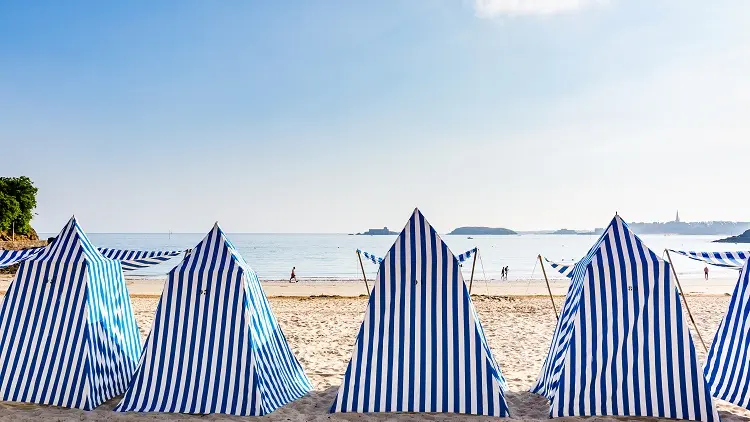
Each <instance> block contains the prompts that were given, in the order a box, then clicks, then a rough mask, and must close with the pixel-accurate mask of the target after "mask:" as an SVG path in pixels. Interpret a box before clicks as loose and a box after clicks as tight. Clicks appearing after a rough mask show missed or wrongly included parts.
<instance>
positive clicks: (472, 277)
mask: <svg viewBox="0 0 750 422" xmlns="http://www.w3.org/2000/svg"><path fill="white" fill-rule="evenodd" d="M478 253H479V249H477V252H475V253H474V262H473V263H472V264H471V278H470V279H469V296H471V285H472V284H474V267H476V266H477V254H478Z"/></svg>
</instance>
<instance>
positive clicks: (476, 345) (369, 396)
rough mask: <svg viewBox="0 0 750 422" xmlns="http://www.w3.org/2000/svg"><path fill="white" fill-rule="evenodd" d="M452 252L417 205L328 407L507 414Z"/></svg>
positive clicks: (499, 379) (385, 265) (501, 385)
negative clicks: (334, 397) (336, 392)
mask: <svg viewBox="0 0 750 422" xmlns="http://www.w3.org/2000/svg"><path fill="white" fill-rule="evenodd" d="M505 388H506V387H505V379H504V378H503V376H502V374H501V372H500V367H499V366H498V364H497V363H496V362H495V359H494V357H493V356H492V352H491V351H490V348H489V346H488V344H487V340H486V338H485V336H484V331H483V330H482V326H481V324H480V323H479V318H478V316H477V313H476V310H475V309H474V305H473V304H472V302H471V298H470V297H469V292H468V291H467V289H466V286H465V284H464V281H463V277H462V276H461V271H460V270H459V267H458V260H457V259H456V257H455V256H454V255H453V254H452V253H451V251H450V250H449V249H448V247H447V246H446V245H445V243H443V241H442V240H441V239H440V236H438V234H437V232H436V231H435V230H434V229H433V228H432V227H431V226H430V224H429V223H428V222H427V221H426V220H425V218H424V216H422V213H420V212H419V210H414V214H413V215H412V216H411V218H410V219H409V221H408V222H407V224H406V227H404V230H403V231H402V232H401V234H400V235H399V236H398V238H397V239H396V243H394V245H393V246H392V247H391V249H390V250H389V251H388V254H387V255H386V256H385V258H384V259H383V262H382V263H381V264H380V268H379V270H378V275H377V279H376V282H375V287H374V289H373V292H372V295H371V296H370V299H369V302H368V305H367V311H366V313H365V319H364V322H363V323H362V326H361V328H360V330H359V334H358V335H357V339H356V343H355V345H354V352H353V355H352V359H351V361H350V362H349V365H348V367H347V369H346V373H345V375H344V379H343V382H342V383H341V387H339V391H338V395H337V396H336V399H335V400H334V402H333V405H332V406H331V412H454V413H468V414H478V415H490V416H507V415H508V407H507V403H506V401H505V396H504V392H503V391H504V389H505Z"/></svg>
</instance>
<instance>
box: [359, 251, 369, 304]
mask: <svg viewBox="0 0 750 422" xmlns="http://www.w3.org/2000/svg"><path fill="white" fill-rule="evenodd" d="M357 259H359V268H360V269H361V270H362V278H363V279H364V280H365V288H366V289H367V297H370V286H369V285H368V284H367V276H366V275H365V266H364V264H362V255H361V254H360V253H359V251H357Z"/></svg>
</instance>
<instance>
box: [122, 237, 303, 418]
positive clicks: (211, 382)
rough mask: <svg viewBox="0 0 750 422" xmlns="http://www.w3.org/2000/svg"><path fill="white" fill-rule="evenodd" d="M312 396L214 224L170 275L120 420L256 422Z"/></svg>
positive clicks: (256, 289)
mask: <svg viewBox="0 0 750 422" xmlns="http://www.w3.org/2000/svg"><path fill="white" fill-rule="evenodd" d="M311 389H312V386H311V384H310V381H309V380H308V379H307V376H306V375H305V373H304V371H303V370H302V366H301V365H300V364H299V362H298V361H297V358H296V357H295V356H294V355H293V354H292V351H291V350H290V348H289V345H288V344H287V342H286V339H285V338H284V334H283V333H282V332H281V328H280V327H279V324H278V322H277V321H276V317H274V315H273V313H272V312H271V306H270V305H269V303H268V300H267V299H266V295H265V293H264V292H263V289H262V287H261V285H260V282H259V281H258V276H257V275H256V274H255V272H254V271H253V270H252V269H251V268H250V266H249V265H248V264H247V263H246V262H245V260H244V259H243V258H242V256H240V254H239V252H238V251H237V249H235V247H234V246H233V245H232V243H231V242H230V241H229V239H227V237H226V235H225V234H224V232H223V231H222V230H221V228H220V227H219V225H218V223H217V224H216V225H214V228H213V229H212V230H211V231H210V232H209V233H208V234H207V235H206V237H205V238H204V239H203V240H202V241H201V242H200V243H199V244H198V245H197V246H196V247H195V248H193V250H192V253H190V254H189V255H188V256H187V257H185V258H184V259H183V260H182V262H180V263H179V264H178V265H177V266H176V267H175V268H174V269H173V270H172V271H171V272H170V273H169V275H168V278H167V282H166V285H165V286H164V291H163V292H162V295H161V299H160V301H159V304H158V306H157V309H156V317H155V319H154V323H153V326H152V328H151V333H150V334H149V336H148V339H147V340H146V344H145V346H144V350H143V354H142V355H141V358H140V361H139V362H138V369H137V370H136V373H135V375H134V376H133V379H132V382H131V383H130V386H129V387H128V391H127V392H126V393H125V396H124V397H123V399H122V401H121V402H120V404H119V405H118V406H117V408H116V409H115V410H117V411H120V412H126V411H136V412H178V413H200V414H207V413H224V414H231V415H239V416H260V415H265V414H267V413H270V412H273V411H274V410H275V409H277V408H279V407H281V406H283V405H285V404H287V403H289V402H291V401H293V400H296V399H298V398H300V397H302V396H304V395H305V394H307V393H308V392H309V391H310V390H311Z"/></svg>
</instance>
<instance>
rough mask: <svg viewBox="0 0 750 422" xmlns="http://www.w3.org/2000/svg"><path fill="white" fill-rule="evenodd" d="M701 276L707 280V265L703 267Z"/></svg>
mask: <svg viewBox="0 0 750 422" xmlns="http://www.w3.org/2000/svg"><path fill="white" fill-rule="evenodd" d="M703 275H704V276H706V280H708V265H706V266H705V267H703Z"/></svg>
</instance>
